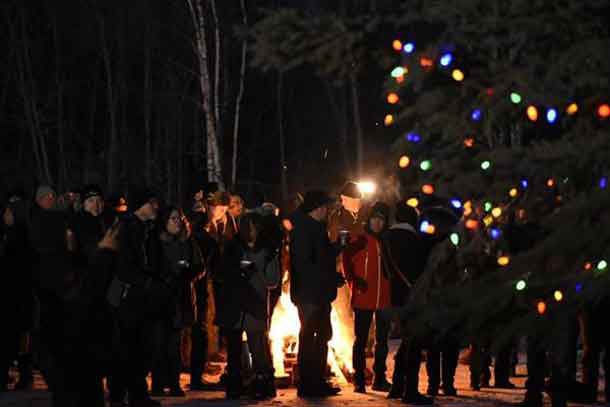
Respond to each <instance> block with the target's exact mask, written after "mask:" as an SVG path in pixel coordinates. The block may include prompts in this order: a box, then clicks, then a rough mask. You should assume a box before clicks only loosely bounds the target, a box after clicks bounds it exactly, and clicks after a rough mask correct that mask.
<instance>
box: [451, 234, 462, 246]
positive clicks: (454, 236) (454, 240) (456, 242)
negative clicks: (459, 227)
mask: <svg viewBox="0 0 610 407" xmlns="http://www.w3.org/2000/svg"><path fill="white" fill-rule="evenodd" d="M449 239H450V240H451V243H453V245H454V246H457V245H459V244H460V235H458V234H457V233H452V234H451V236H449Z"/></svg>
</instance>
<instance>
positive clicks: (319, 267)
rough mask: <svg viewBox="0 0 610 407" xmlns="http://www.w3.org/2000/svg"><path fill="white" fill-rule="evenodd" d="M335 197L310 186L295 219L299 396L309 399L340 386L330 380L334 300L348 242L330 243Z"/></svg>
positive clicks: (340, 283)
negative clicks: (329, 223)
mask: <svg viewBox="0 0 610 407" xmlns="http://www.w3.org/2000/svg"><path fill="white" fill-rule="evenodd" d="M333 202H334V199H332V198H330V197H329V196H328V195H327V194H326V192H324V191H320V190H313V191H310V192H308V193H307V194H305V199H304V200H303V203H302V204H301V206H300V207H299V208H298V209H297V210H296V211H295V213H294V214H293V215H292V217H291V219H290V223H291V224H292V229H291V231H290V262H291V268H290V269H291V275H290V297H291V299H292V302H293V303H294V304H295V305H296V307H297V309H298V312H299V319H300V321H301V332H300V334H299V350H298V367H299V376H300V381H299V387H298V395H299V397H304V398H308V397H328V396H333V395H336V394H337V393H339V391H340V390H339V389H337V388H335V387H333V386H332V385H330V384H329V383H328V382H327V381H326V380H325V379H324V377H325V371H326V361H327V355H328V341H330V339H331V337H332V326H331V320H330V313H331V303H332V302H333V301H334V300H335V298H337V288H338V287H341V286H343V285H344V280H343V277H342V276H341V274H339V273H337V270H336V260H337V256H339V254H340V253H341V251H342V249H343V247H341V246H340V244H333V243H331V242H330V240H329V237H328V233H327V227H326V222H327V217H328V210H329V206H330V205H331V204H332V203H333ZM344 241H346V242H347V239H344Z"/></svg>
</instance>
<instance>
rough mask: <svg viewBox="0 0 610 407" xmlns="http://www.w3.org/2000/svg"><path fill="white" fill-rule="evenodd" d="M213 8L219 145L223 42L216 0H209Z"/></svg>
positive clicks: (220, 136) (218, 135)
mask: <svg viewBox="0 0 610 407" xmlns="http://www.w3.org/2000/svg"><path fill="white" fill-rule="evenodd" d="M209 1H210V8H211V10H212V19H213V20H214V119H215V120H216V135H217V137H218V145H219V150H220V145H221V144H222V137H223V134H224V133H223V123H222V115H221V109H220V99H221V97H220V61H221V50H222V42H221V40H220V26H219V22H218V12H217V10H216V0H209Z"/></svg>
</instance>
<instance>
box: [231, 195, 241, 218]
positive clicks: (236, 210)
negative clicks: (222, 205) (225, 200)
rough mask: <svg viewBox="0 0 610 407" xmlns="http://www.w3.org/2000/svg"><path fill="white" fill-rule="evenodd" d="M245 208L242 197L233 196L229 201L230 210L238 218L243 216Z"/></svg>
mask: <svg viewBox="0 0 610 407" xmlns="http://www.w3.org/2000/svg"><path fill="white" fill-rule="evenodd" d="M243 210H244V206H243V205H242V203H241V199H239V198H236V197H232V198H231V202H230V203H229V212H230V213H231V216H233V217H235V218H237V217H239V216H241V214H242V213H243Z"/></svg>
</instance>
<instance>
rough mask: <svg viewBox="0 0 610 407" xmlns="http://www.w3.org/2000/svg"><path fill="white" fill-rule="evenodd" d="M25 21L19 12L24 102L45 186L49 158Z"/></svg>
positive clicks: (49, 180) (51, 180)
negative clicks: (28, 114)
mask: <svg viewBox="0 0 610 407" xmlns="http://www.w3.org/2000/svg"><path fill="white" fill-rule="evenodd" d="M25 27H26V19H25V11H24V10H22V11H21V39H22V43H23V71H24V72H23V73H24V85H25V88H26V89H27V90H26V96H25V99H26V102H27V104H28V108H29V110H30V121H31V123H30V124H31V126H32V130H33V134H32V135H33V137H34V138H36V139H37V140H36V142H35V143H34V144H36V145H37V147H38V148H39V151H40V155H39V157H40V166H41V175H42V176H41V180H42V181H43V182H45V183H47V184H52V183H53V178H52V177H51V171H50V170H49V157H48V154H47V146H46V141H45V138H44V135H43V134H42V129H41V127H40V117H39V112H38V104H37V97H36V83H35V81H34V73H33V71H32V60H31V58H30V46H29V41H28V36H27V31H26V28H25Z"/></svg>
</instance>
